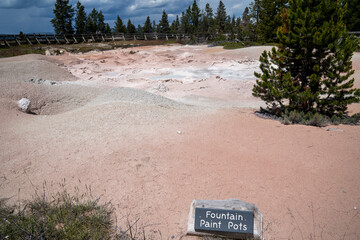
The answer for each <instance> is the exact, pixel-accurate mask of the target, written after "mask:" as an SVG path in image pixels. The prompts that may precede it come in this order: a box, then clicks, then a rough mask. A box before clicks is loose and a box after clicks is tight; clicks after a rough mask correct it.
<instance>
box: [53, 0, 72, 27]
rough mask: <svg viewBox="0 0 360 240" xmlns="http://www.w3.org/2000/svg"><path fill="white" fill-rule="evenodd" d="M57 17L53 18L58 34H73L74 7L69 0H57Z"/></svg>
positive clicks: (55, 10) (55, 12) (55, 9)
mask: <svg viewBox="0 0 360 240" xmlns="http://www.w3.org/2000/svg"><path fill="white" fill-rule="evenodd" d="M53 12H54V14H55V17H54V18H53V19H51V23H52V25H53V27H54V32H55V33H56V34H73V33H74V29H73V26H72V20H73V17H74V9H73V7H72V6H71V5H70V4H69V0H56V2H55V8H54V10H53Z"/></svg>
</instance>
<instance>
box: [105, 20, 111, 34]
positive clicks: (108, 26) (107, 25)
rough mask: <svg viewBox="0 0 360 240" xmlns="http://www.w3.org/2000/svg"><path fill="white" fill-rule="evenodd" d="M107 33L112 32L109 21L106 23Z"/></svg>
mask: <svg viewBox="0 0 360 240" xmlns="http://www.w3.org/2000/svg"><path fill="white" fill-rule="evenodd" d="M104 33H105V34H109V33H111V28H110V25H109V24H108V23H106V24H105V32H104Z"/></svg>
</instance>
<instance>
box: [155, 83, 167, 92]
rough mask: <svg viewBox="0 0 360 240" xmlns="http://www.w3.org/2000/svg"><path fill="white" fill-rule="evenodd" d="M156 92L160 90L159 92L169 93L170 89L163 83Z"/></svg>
mask: <svg viewBox="0 0 360 240" xmlns="http://www.w3.org/2000/svg"><path fill="white" fill-rule="evenodd" d="M156 90H158V91H159V92H167V91H169V88H168V87H167V86H166V85H165V84H163V83H161V84H160V85H159V86H157V87H156Z"/></svg>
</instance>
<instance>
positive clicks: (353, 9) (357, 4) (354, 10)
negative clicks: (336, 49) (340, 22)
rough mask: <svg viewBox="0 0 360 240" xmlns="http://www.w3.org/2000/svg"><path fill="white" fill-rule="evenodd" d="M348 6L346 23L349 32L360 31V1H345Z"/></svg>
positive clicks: (345, 17)
mask: <svg viewBox="0 0 360 240" xmlns="http://www.w3.org/2000/svg"><path fill="white" fill-rule="evenodd" d="M344 3H345V4H347V6H346V7H347V8H346V14H345V16H344V21H345V23H346V26H347V29H348V30H349V31H360V0H344Z"/></svg>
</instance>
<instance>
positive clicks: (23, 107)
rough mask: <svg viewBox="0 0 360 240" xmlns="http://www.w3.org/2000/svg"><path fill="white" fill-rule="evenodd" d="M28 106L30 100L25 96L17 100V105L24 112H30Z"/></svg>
mask: <svg viewBox="0 0 360 240" xmlns="http://www.w3.org/2000/svg"><path fill="white" fill-rule="evenodd" d="M30 106H31V102H30V100H29V99H27V98H22V99H20V100H19V101H18V107H19V109H20V110H21V111H23V112H25V113H29V112H30Z"/></svg>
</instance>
